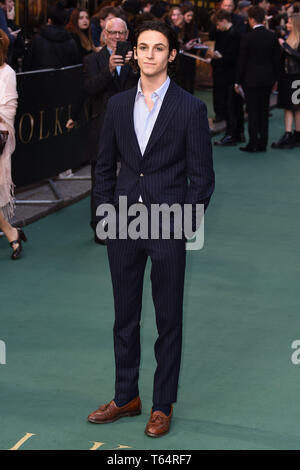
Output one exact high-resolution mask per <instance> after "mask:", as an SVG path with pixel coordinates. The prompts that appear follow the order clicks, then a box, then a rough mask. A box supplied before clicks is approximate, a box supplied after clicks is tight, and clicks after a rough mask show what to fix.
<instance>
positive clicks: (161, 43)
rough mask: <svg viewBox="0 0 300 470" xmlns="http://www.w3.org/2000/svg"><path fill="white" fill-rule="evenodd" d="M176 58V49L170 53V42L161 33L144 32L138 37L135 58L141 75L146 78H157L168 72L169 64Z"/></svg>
mask: <svg viewBox="0 0 300 470" xmlns="http://www.w3.org/2000/svg"><path fill="white" fill-rule="evenodd" d="M175 56H176V49H173V50H172V51H171V54H170V53H169V41H168V39H167V38H166V36H165V35H164V34H162V33H160V32H159V31H144V32H143V33H141V34H140V35H139V37H138V42H137V47H135V48H134V58H135V59H136V60H137V61H138V65H139V67H140V70H141V73H142V74H143V75H145V76H146V77H156V76H158V75H160V74H163V73H165V72H166V71H167V68H168V63H169V62H172V60H174V59H175Z"/></svg>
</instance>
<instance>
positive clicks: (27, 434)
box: [8, 432, 36, 450]
mask: <svg viewBox="0 0 300 470" xmlns="http://www.w3.org/2000/svg"><path fill="white" fill-rule="evenodd" d="M32 436H36V434H32V433H30V432H27V433H26V434H25V436H24V437H22V439H20V440H19V441H18V442H17V443H16V444H15V445H14V446H13V447H12V448H11V449H8V450H18V449H19V448H20V447H21V446H22V445H23V444H24V442H26V441H28V439H30V438H31V437H32Z"/></svg>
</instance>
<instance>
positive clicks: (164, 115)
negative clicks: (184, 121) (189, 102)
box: [143, 80, 180, 158]
mask: <svg viewBox="0 0 300 470" xmlns="http://www.w3.org/2000/svg"><path fill="white" fill-rule="evenodd" d="M179 102H180V99H179V93H178V87H177V85H176V84H175V83H174V82H173V80H171V82H170V85H169V88H168V90H167V92H166V94H165V97H164V100H163V102H162V105H161V108H160V110H159V113H158V116H157V119H156V121H155V124H154V127H153V129H152V132H151V135H150V138H149V140H148V144H147V147H146V149H145V152H144V155H143V158H145V157H146V156H147V154H148V153H149V152H150V150H151V148H152V147H153V145H154V144H155V142H157V140H158V139H159V138H160V137H161V136H162V134H163V133H164V131H165V129H166V127H167V125H168V124H169V121H170V119H172V117H173V116H174V113H175V110H176V108H177V106H178V105H179Z"/></svg>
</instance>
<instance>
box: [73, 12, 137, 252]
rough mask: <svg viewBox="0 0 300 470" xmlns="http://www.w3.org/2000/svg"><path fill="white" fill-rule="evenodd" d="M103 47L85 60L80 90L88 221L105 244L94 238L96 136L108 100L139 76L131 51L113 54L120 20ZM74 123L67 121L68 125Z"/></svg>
mask: <svg viewBox="0 0 300 470" xmlns="http://www.w3.org/2000/svg"><path fill="white" fill-rule="evenodd" d="M103 36H104V39H105V43H106V45H105V46H104V47H103V48H102V49H101V50H100V51H99V52H94V53H92V54H89V55H87V56H86V57H85V59H84V75H83V91H84V93H85V94H86V95H87V96H88V97H89V98H90V106H91V120H90V125H89V135H88V151H89V157H90V160H91V176H92V192H91V221H90V226H91V228H92V230H93V231H94V241H95V242H96V243H99V244H104V242H103V241H101V240H99V238H98V237H97V235H96V226H97V220H96V205H95V202H94V196H93V191H94V185H95V176H94V172H95V166H96V160H97V153H98V146H99V136H100V132H101V128H102V123H103V119H104V114H105V111H106V105H107V101H108V99H109V98H110V97H111V96H113V95H115V94H116V93H120V92H121V91H123V90H128V89H129V88H132V87H133V86H134V85H136V83H137V81H138V78H139V77H138V74H137V73H135V72H134V71H133V70H132V68H131V66H130V65H129V61H130V59H131V58H132V54H133V51H132V50H129V51H128V52H127V53H126V55H125V56H122V55H119V54H117V53H116V49H117V45H118V42H119V41H126V40H127V38H128V29H127V25H126V23H125V21H123V20H122V19H121V18H112V19H111V20H109V21H108V22H107V23H106V26H105V29H104V31H103ZM73 124H74V123H72V122H68V125H69V126H72V125H73Z"/></svg>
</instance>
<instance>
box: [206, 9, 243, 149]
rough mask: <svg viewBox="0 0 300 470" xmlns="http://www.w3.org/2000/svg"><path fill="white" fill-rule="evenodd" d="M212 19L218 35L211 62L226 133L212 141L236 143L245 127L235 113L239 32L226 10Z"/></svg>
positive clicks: (236, 108) (236, 111) (222, 143)
mask: <svg viewBox="0 0 300 470" xmlns="http://www.w3.org/2000/svg"><path fill="white" fill-rule="evenodd" d="M214 21H215V23H216V26H217V29H218V31H219V33H220V34H219V35H218V41H217V42H216V50H215V52H214V58H213V59H212V61H211V65H212V67H213V80H214V85H216V86H219V87H220V88H221V89H222V90H223V97H224V102H225V107H224V113H225V121H226V131H225V136H224V137H223V138H222V139H221V140H219V141H217V142H215V144H216V145H235V143H236V142H237V141H240V140H241V134H243V130H244V129H243V127H244V119H243V115H242V116H241V113H239V112H238V111H239V109H238V108H239V106H238V104H239V103H238V102H237V99H238V95H237V94H236V93H235V91H234V80H235V73H236V65H237V61H238V54H239V46H240V40H241V35H240V34H239V33H238V32H237V31H236V30H235V28H234V26H233V24H232V20H231V15H230V13H229V12H228V11H226V10H218V11H217V13H216V14H215V16H214ZM242 111H243V109H242Z"/></svg>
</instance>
